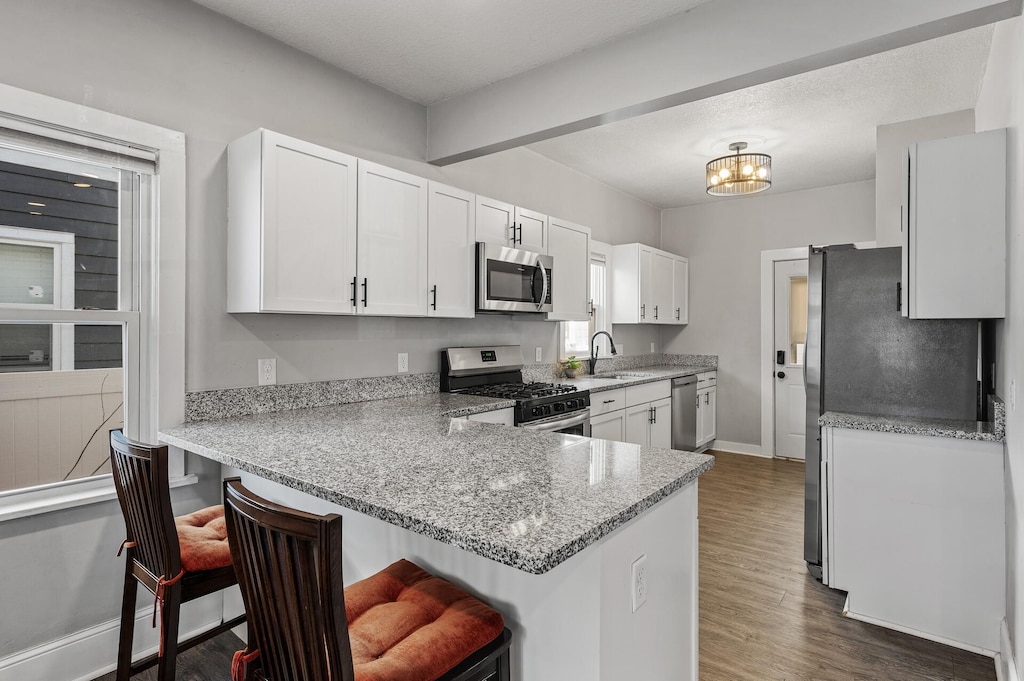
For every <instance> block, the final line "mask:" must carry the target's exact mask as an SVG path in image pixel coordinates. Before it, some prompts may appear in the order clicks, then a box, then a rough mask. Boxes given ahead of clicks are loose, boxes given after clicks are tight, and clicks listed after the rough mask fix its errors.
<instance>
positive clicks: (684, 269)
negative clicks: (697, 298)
mask: <svg viewBox="0 0 1024 681" xmlns="http://www.w3.org/2000/svg"><path fill="white" fill-rule="evenodd" d="M672 306H673V310H672V321H671V322H669V323H673V324H688V323H689V321H690V262H689V261H688V260H687V259H686V258H684V257H682V256H681V255H676V256H673V257H672Z"/></svg>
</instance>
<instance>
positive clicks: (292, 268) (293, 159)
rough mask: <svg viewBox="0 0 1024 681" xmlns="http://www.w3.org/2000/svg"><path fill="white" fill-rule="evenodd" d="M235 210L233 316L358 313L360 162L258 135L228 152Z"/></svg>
mask: <svg viewBox="0 0 1024 681" xmlns="http://www.w3.org/2000/svg"><path fill="white" fill-rule="evenodd" d="M228 206H229V207H228V262H227V280H228V282H227V283H228V291H227V309H228V312H296V313H320V314H351V313H353V312H355V308H354V306H353V303H352V297H353V294H352V282H353V279H354V278H355V276H356V272H355V270H356V159H355V158H354V157H352V156H349V155H347V154H342V153H340V152H337V151H333V150H331V149H326V148H324V147H320V146H317V145H315V144H310V143H308V142H303V141H302V140H297V139H293V138H291V137H287V136H285V135H280V134H278V133H275V132H271V131H269V130H257V131H255V132H253V133H251V134H249V135H247V136H245V137H243V138H241V139H239V140H237V141H235V142H232V143H231V145H230V146H229V147H228Z"/></svg>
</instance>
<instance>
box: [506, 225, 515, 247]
mask: <svg viewBox="0 0 1024 681" xmlns="http://www.w3.org/2000/svg"><path fill="white" fill-rule="evenodd" d="M511 227H512V236H510V237H509V238H508V240H509V241H511V242H512V245H513V246H515V244H516V223H514V222H513V223H512V225H511Z"/></svg>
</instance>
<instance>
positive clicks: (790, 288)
mask: <svg viewBox="0 0 1024 681" xmlns="http://www.w3.org/2000/svg"><path fill="white" fill-rule="evenodd" d="M806 336H807V259H806V258H804V259H802V260H783V261H779V262H776V263H775V357H774V358H773V359H774V361H775V456H782V457H787V458H790V459H802V458H804V428H805V417H806V410H807V396H806V394H805V392H804V339H805V338H806Z"/></svg>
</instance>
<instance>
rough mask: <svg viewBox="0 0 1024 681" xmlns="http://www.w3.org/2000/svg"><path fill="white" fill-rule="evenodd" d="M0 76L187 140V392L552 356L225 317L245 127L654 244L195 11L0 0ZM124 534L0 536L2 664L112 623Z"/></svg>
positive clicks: (624, 201) (402, 111) (435, 334)
mask: <svg viewBox="0 0 1024 681" xmlns="http://www.w3.org/2000/svg"><path fill="white" fill-rule="evenodd" d="M32 27H35V28H32ZM0 82H3V83H6V84H9V85H13V86H15V87H20V88H24V89H26V90H32V91H35V92H40V93H42V94H46V95H50V96H53V97H57V98H60V99H64V100H67V101H71V102H74V103H78V104H84V105H88V106H91V107H95V108H97V109H101V110H106V111H111V112H113V113H117V114H121V115H124V116H129V117H132V118H135V119H138V120H142V121H146V122H149V123H154V124H157V125H161V126H165V127H168V128H172V129H175V130H180V131H183V132H184V133H185V135H186V152H187V157H188V159H187V173H188V178H187V192H188V195H187V200H188V206H187V224H186V225H164V228H165V229H167V228H170V229H185V230H186V234H187V248H188V262H187V276H188V286H187V291H186V295H187V318H186V329H185V334H186V363H187V375H186V387H187V389H189V390H203V389H213V388H223V387H236V386H244V385H253V384H255V382H256V369H255V367H256V359H257V358H259V357H271V356H276V357H278V372H279V381H280V382H297V381H308V380H321V379H332V378H342V377H355V376H369V375H380V374H386V373H394V370H395V353H396V352H399V351H401V352H408V353H409V354H410V370H411V371H413V372H423V371H432V370H435V369H436V366H437V350H438V349H439V348H442V347H445V346H447V345H451V344H455V343H458V344H462V343H488V342H500V343H515V342H521V343H523V345H524V346H526V347H527V348H532V347H535V346H541V347H544V348H545V359H546V360H547V361H550V359H551V356H552V354H553V352H554V348H555V329H556V328H557V327H556V325H555V324H547V323H540V322H521V321H515V320H512V319H511V318H508V317H500V318H483V319H479V320H463V321H455V322H451V321H433V320H419V319H369V318H367V319H351V318H326V317H306V316H280V317H276V316H272V315H268V316H258V315H239V316H230V315H227V314H226V313H225V312H224V309H225V278H224V270H225V258H226V255H225V226H226V221H227V199H226V192H227V166H226V152H225V150H226V147H227V144H228V143H229V142H230V141H231V140H233V139H235V138H237V137H240V136H241V135H244V134H246V133H248V132H250V131H251V130H253V129H255V128H257V127H261V126H262V127H267V128H270V129H273V130H277V131H280V132H282V133H285V134H289V135H294V136H296V137H300V138H303V139H307V140H310V141H312V142H316V143H319V144H323V145H326V146H329V147H333V148H336V149H340V150H342V151H345V152H348V153H352V154H355V155H358V156H361V157H364V158H368V159H370V160H373V161H377V162H380V163H385V164H389V165H392V166H395V167H398V168H401V169H403V170H407V171H411V172H416V173H420V174H423V175H426V176H428V177H431V178H433V179H439V180H442V181H447V182H449V183H452V184H457V185H461V186H463V187H465V188H466V189H470V190H474V191H480V192H481V193H487V194H489V195H491V196H493V197H494V198H499V199H504V200H507V201H511V202H515V203H519V204H521V205H524V206H527V207H530V208H534V209H537V210H540V211H547V212H550V213H552V214H556V215H559V216H561V217H564V218H565V219H568V220H572V221H575V222H579V223H582V224H588V225H590V226H591V227H592V228H593V230H594V235H595V237H597V238H599V239H603V240H608V241H612V242H617V243H621V242H626V241H644V242H646V243H649V244H652V245H657V244H658V240H659V229H660V215H659V212H658V211H657V210H656V209H654V208H653V207H651V206H649V205H647V204H644V203H642V202H640V201H638V200H636V199H633V198H631V197H628V196H626V195H624V194H621V193H618V192H615V191H613V190H611V189H609V188H607V187H605V186H603V185H601V184H600V183H597V182H595V181H593V180H590V179H588V178H586V177H584V176H582V175H580V174H578V173H575V172H573V171H571V170H569V169H568V168H566V167H564V166H562V165H560V164H557V163H554V162H552V161H549V160H547V159H544V158H543V157H540V156H538V155H536V154H534V153H533V152H529V151H526V150H516V151H512V152H507V153H505V154H501V155H500V156H495V157H492V158H488V159H480V160H478V161H474V162H472V163H467V164H465V165H461V166H455V167H449V168H446V169H444V171H441V170H439V169H436V168H434V167H433V166H428V165H426V164H424V163H422V159H423V158H425V153H426V114H425V110H424V109H423V108H422V107H421V106H419V105H417V104H413V103H411V102H409V101H406V100H404V99H402V98H400V97H398V96H396V95H394V94H392V93H390V92H387V91H385V90H383V89H381V88H378V87H376V86H373V85H370V84H368V83H366V82H364V81H360V80H358V79H357V78H355V77H354V76H352V75H350V74H347V73H344V72H341V71H338V70H336V69H333V68H331V67H329V66H327V65H326V64H324V63H322V62H319V61H317V60H315V59H313V58H311V57H309V56H306V55H304V54H301V53H299V52H297V51H295V50H293V49H291V48H289V47H287V46H285V45H283V44H281V43H277V42H275V41H273V40H271V39H269V38H266V37H265V36H262V35H260V34H258V33H256V32H254V31H252V30H250V29H248V28H246V27H244V26H241V25H239V24H236V23H234V22H232V21H229V20H228V19H226V18H224V17H221V16H220V15H217V14H215V13H213V12H210V11H208V10H206V9H203V8H201V7H199V6H198V5H195V4H193V3H191V2H184V1H182V0H94V1H92V2H80V1H78V0H48V1H47V2H37V1H36V0H6V1H5V2H4V3H3V21H2V22H0ZM622 333H623V336H624V337H626V338H628V340H627V344H628V345H629V346H630V348H629V350H630V352H631V353H633V352H639V351H640V350H641V349H645V348H646V349H647V350H649V344H650V342H652V341H657V340H658V335H657V331H656V330H655V329H654V328H653V327H644V328H640V329H634V330H624V331H623V332H622ZM527 354H528V359H529V358H532V356H533V353H532V352H528V353H527ZM201 472H205V473H206V474H210V473H209V471H201ZM212 477H213V478H216V477H217V475H216V474H212ZM176 496H177V497H178V498H179V500H180V501H181V502H182V503H187V504H192V505H195V504H197V503H200V502H205V503H213V502H214V501H216V500H217V499H218V498H219V491H218V488H217V487H216V485H212V486H211V485H209V484H205V483H204V484H203V485H200V486H199V487H190V488H187V489H185V490H180V491H179V492H178V493H177V494H176ZM122 533H123V525H122V523H121V520H120V518H119V514H118V512H117V509H116V505H115V504H113V503H105V504H102V505H96V506H91V507H85V508H80V509H72V510H69V511H62V512H57V513H50V514H45V515H40V516H37V517H33V518H26V519H23V520H18V521H12V522H7V523H3V524H0V573H2V574H3V575H4V579H3V582H2V583H0V603H3V604H4V607H5V610H6V611H7V612H18V613H19V616H18V618H17V619H14V618H11V617H4V618H2V619H0V656H3V655H4V654H8V653H11V652H14V651H17V650H21V649H24V648H26V647H29V646H32V645H37V644H40V643H43V642H45V641H48V640H51V639H53V638H56V637H59V636H63V635H65V634H67V633H69V632H72V631H75V630H80V629H82V628H84V627H87V626H90V625H93V624H96V623H98V622H101V621H104V620H106V619H110V618H112V617H114V616H115V614H116V605H117V602H118V601H117V597H116V593H117V591H118V589H119V585H120V577H119V570H120V569H121V567H120V566H121V562H120V561H118V560H115V559H114V558H113V556H112V552H113V551H114V550H115V549H116V547H117V544H118V543H119V542H120V540H121V538H122ZM43 583H46V584H48V585H49V586H48V587H47V588H44V587H43V586H42V584H43Z"/></svg>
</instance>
